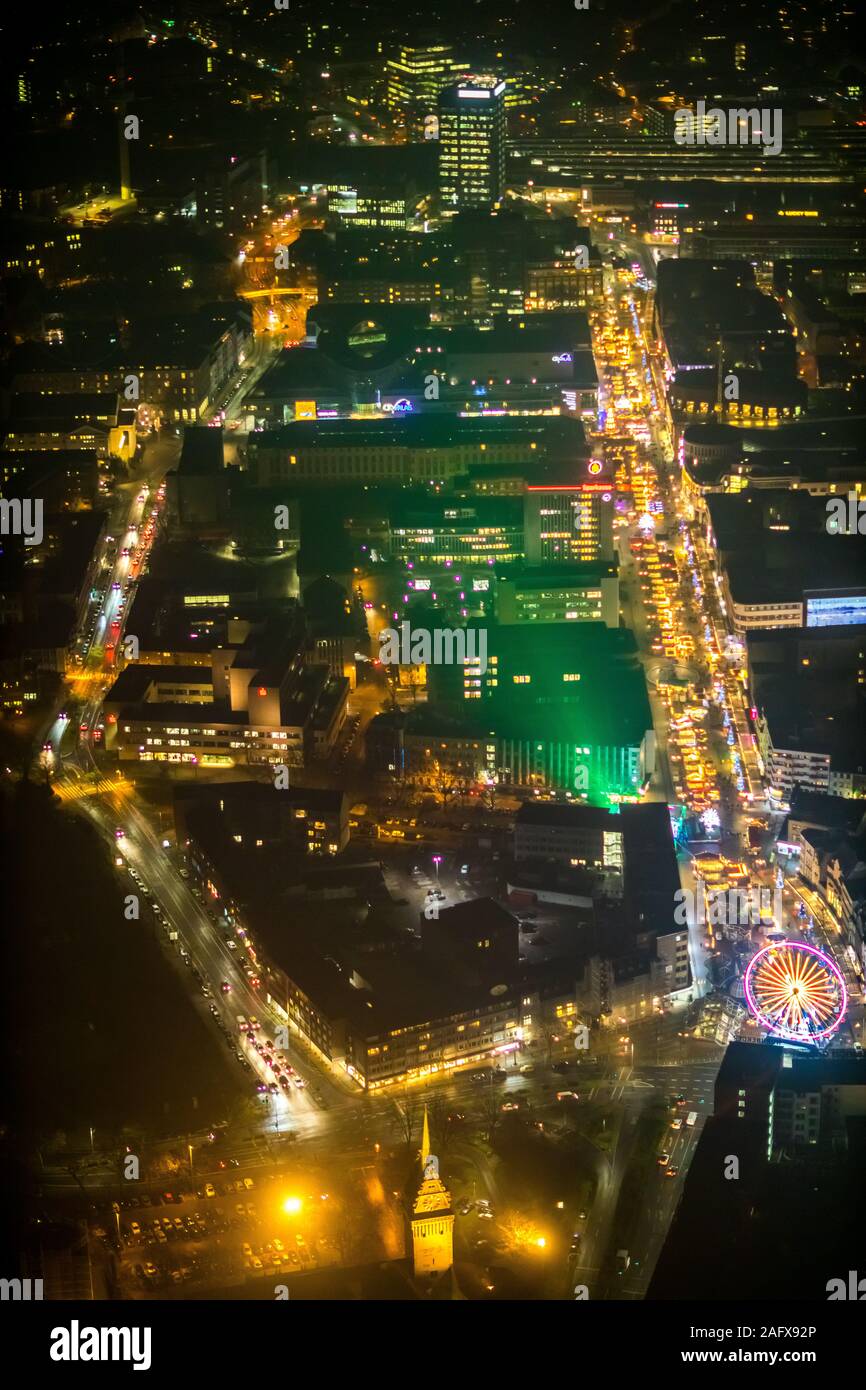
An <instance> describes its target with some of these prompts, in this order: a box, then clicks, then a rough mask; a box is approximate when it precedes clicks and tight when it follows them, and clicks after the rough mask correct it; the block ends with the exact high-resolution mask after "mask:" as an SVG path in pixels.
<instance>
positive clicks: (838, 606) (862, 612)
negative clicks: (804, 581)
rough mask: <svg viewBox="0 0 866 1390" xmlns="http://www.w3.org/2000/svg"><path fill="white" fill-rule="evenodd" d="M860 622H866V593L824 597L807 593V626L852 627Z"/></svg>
mask: <svg viewBox="0 0 866 1390" xmlns="http://www.w3.org/2000/svg"><path fill="white" fill-rule="evenodd" d="M860 623H866V593H860V594H832V595H828V596H827V597H824V598H811V597H810V596H809V595H808V594H807V595H806V626H807V627H851V626H852V625H855V624H856V625H859V624H860Z"/></svg>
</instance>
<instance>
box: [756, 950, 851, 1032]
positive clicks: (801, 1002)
mask: <svg viewBox="0 0 866 1390" xmlns="http://www.w3.org/2000/svg"><path fill="white" fill-rule="evenodd" d="M744 985H745V991H746V1001H747V1003H748V1005H749V1010H750V1012H751V1014H752V1016H753V1017H754V1018H756V1019H757V1020H758V1022H759V1023H760V1024H761V1025H762V1026H763V1027H764V1028H766V1029H767V1031H768V1033H770V1034H771V1035H772V1036H773V1037H777V1038H787V1039H789V1040H790V1041H793V1042H823V1041H826V1039H827V1038H830V1037H832V1035H833V1034H834V1033H835V1032H836V1030H837V1028H838V1027H839V1025H840V1024H841V1022H842V1020H843V1019H844V1017H845V1010H846V1009H847V1007H848V994H847V991H846V989H845V980H844V978H843V976H842V973H841V971H840V970H839V967H838V966H837V965H836V962H835V961H834V960H832V959H831V958H830V956H828V955H827V954H826V952H824V951H819V950H818V948H817V946H810V945H809V944H808V943H807V942H805V941H779V942H774V943H773V945H771V946H765V947H764V949H763V951H759V952H758V953H757V955H755V956H753V957H752V959H751V960H750V961H749V964H748V967H747V969H746V976H745V981H744Z"/></svg>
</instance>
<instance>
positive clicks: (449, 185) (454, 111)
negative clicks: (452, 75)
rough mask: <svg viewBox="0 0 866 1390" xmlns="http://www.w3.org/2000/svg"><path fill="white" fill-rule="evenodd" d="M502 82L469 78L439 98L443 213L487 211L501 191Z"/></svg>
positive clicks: (503, 87)
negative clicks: (471, 209)
mask: <svg viewBox="0 0 866 1390" xmlns="http://www.w3.org/2000/svg"><path fill="white" fill-rule="evenodd" d="M504 91H505V83H504V82H497V81H496V80H495V79H493V78H490V79H474V80H472V81H467V83H466V84H465V85H464V86H457V87H450V88H449V89H448V90H447V91H445V92H443V93H442V95H441V96H440V98H439V195H440V199H441V204H442V212H443V214H444V215H445V216H453V215H454V214H455V213H457V212H460V211H461V210H462V209H464V208H490V207H492V206H493V204H494V203H497V202H498V201H499V199H500V198H501V197H502V194H503V192H504V190H505V98H504V96H503V93H504Z"/></svg>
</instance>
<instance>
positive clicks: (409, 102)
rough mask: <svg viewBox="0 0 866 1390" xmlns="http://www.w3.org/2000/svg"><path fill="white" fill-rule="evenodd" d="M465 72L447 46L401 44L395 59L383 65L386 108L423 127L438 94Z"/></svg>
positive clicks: (435, 109)
mask: <svg viewBox="0 0 866 1390" xmlns="http://www.w3.org/2000/svg"><path fill="white" fill-rule="evenodd" d="M465 71H466V64H465V63H461V62H459V61H458V60H457V59H456V58H455V57H454V50H453V48H452V47H451V44H450V43H441V44H432V45H425V46H423V47H415V46H414V45H411V44H401V46H400V52H399V54H398V56H397V57H396V58H389V59H388V61H387V63H386V64H385V76H386V80H387V84H388V96H387V101H388V106H389V107H390V108H391V110H392V111H394V112H397V113H399V112H402V113H404V115H405V116H406V118H407V120H408V121H409V122H410V123H414V124H418V125H420V126H422V127H423V126H424V124H425V122H426V121H427V119H428V118H432V117H434V116H435V115H436V113H437V110H438V106H439V94H440V92H442V91H444V89H445V88H446V87H450V86H451V85H452V84H453V83H454V82H456V81H457V79H458V78H459V76H460V74H461V73H462V72H465ZM434 125H435V122H434Z"/></svg>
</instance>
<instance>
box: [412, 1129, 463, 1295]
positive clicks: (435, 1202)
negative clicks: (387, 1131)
mask: <svg viewBox="0 0 866 1390" xmlns="http://www.w3.org/2000/svg"><path fill="white" fill-rule="evenodd" d="M421 1173H422V1177H421V1185H420V1187H419V1188H418V1191H417V1193H416V1196H415V1201H414V1203H413V1206H412V1256H413V1260H414V1266H415V1277H416V1278H424V1277H426V1276H428V1275H431V1274H444V1273H445V1271H446V1270H449V1269H450V1268H451V1266H452V1264H453V1263H454V1213H453V1211H452V1210H451V1193H450V1192H449V1191H448V1189H447V1188H446V1186H445V1184H444V1183H443V1182H442V1179H441V1178H440V1176H439V1160H438V1158H437V1157H436V1155H435V1154H431V1152H430V1126H429V1124H428V1121H427V1107H426V1105H425V1107H424V1129H423V1132H422V1135H421Z"/></svg>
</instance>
